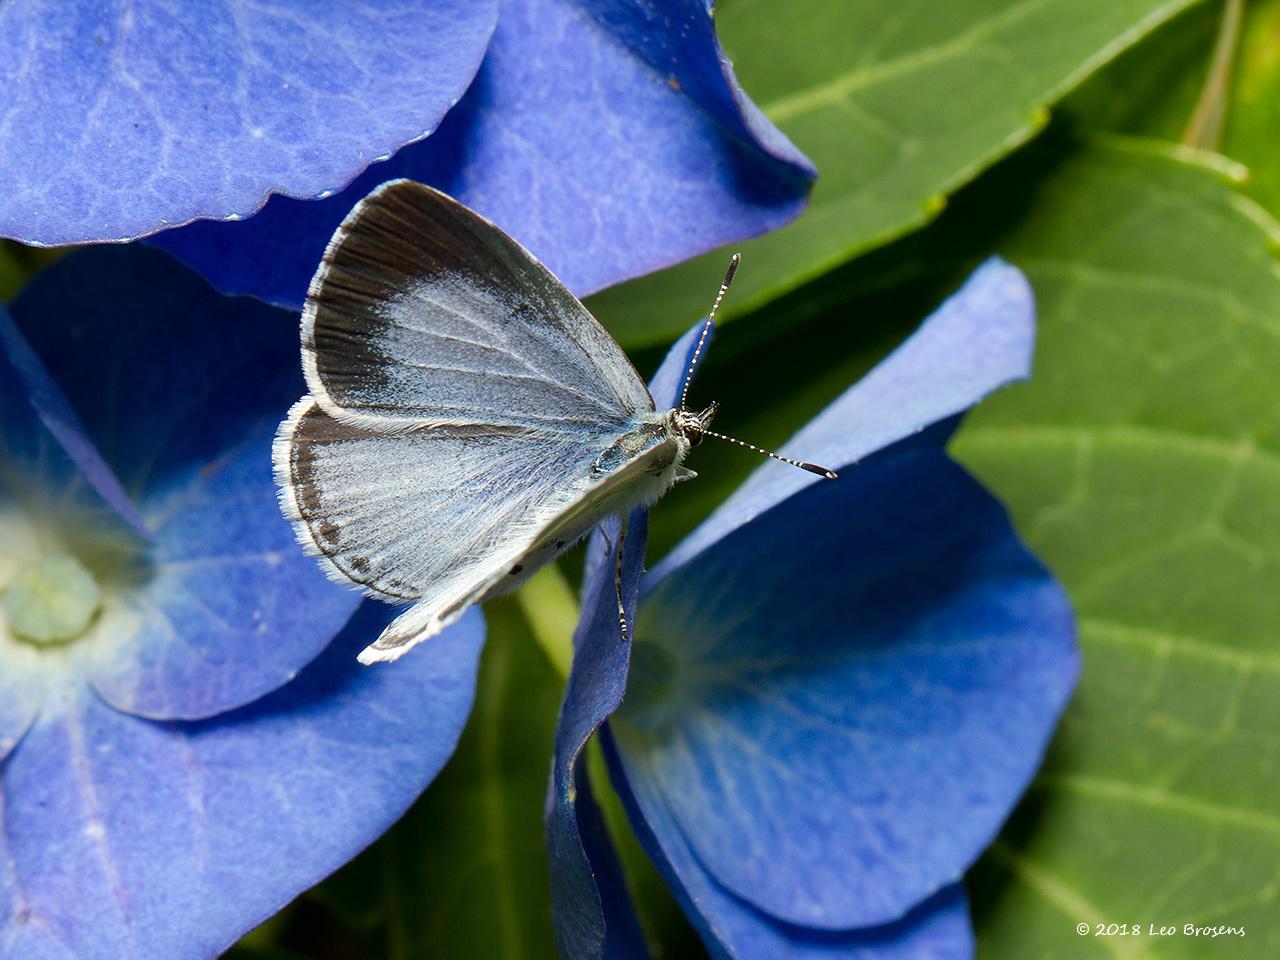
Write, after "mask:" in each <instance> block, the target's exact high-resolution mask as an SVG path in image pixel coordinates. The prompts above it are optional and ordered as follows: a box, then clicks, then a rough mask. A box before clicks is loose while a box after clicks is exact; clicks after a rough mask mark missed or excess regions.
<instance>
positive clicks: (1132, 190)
mask: <svg viewBox="0 0 1280 960" xmlns="http://www.w3.org/2000/svg"><path fill="white" fill-rule="evenodd" d="M1222 169H1223V166H1222V165H1221V164H1219V165H1217V166H1215V167H1212V168H1210V167H1206V166H1204V165H1202V164H1200V163H1198V162H1188V160H1187V159H1186V156H1185V155H1184V154H1175V153H1174V152H1173V151H1170V150H1166V149H1162V148H1159V147H1157V146H1153V145H1151V144H1138V143H1134V144H1123V143H1115V144H1109V145H1099V146H1095V147H1093V148H1091V149H1087V150H1084V151H1082V152H1081V153H1079V154H1078V155H1077V156H1075V157H1073V158H1071V159H1069V160H1067V161H1066V162H1065V163H1063V164H1062V165H1061V166H1060V167H1059V168H1058V169H1057V170H1056V171H1055V172H1054V173H1053V175H1052V176H1051V177H1049V178H1047V179H1046V180H1045V181H1044V182H1043V184H1042V186H1041V187H1040V188H1039V190H1038V191H1037V192H1036V193H1035V194H1034V197H1033V198H1032V199H1031V200H1030V201H1029V203H1030V205H1029V207H1027V209H1025V211H1024V212H1023V213H1022V215H1021V216H1020V219H1019V222H1020V226H1018V227H1016V228H1015V229H1014V230H1013V231H1012V233H1010V234H1009V235H1007V236H1006V237H1005V239H1004V241H1003V242H1002V243H1000V248H1001V250H1002V252H1003V253H1004V254H1005V255H1006V256H1008V257H1009V258H1010V259H1011V260H1012V261H1013V262H1015V263H1017V264H1018V265H1019V266H1020V267H1022V268H1023V269H1024V270H1025V271H1026V272H1027V274H1028V276H1029V277H1030V279H1031V282H1032V285H1033V287H1034V288H1035V290H1036V295H1037V301H1038V304H1039V311H1040V328H1039V336H1038V346H1037V350H1036V361H1035V374H1034V376H1033V378H1032V380H1031V382H1030V383H1028V384H1024V385H1020V386H1018V387H1016V388H1014V389H1012V390H1009V391H1006V392H1004V393H1002V394H1000V395H998V396H996V397H994V398H992V399H991V400H989V401H988V402H987V403H985V404H983V405H982V406H981V407H980V408H979V409H978V410H977V411H976V412H975V413H974V414H972V415H971V417H970V419H969V420H968V422H967V423H966V424H965V426H964V428H963V429H962V431H961V433H960V435H959V437H958V441H957V443H956V445H955V451H956V453H957V454H958V455H959V456H960V458H961V459H962V460H963V461H964V462H965V463H966V464H968V465H969V466H970V467H971V468H972V469H973V470H974V471H975V472H976V474H977V475H978V476H979V477H980V478H981V479H982V480H983V481H984V482H985V483H987V484H988V485H989V486H990V487H991V488H992V489H993V490H994V491H996V492H997V494H998V495H1000V496H1001V497H1002V498H1003V499H1004V500H1005V502H1006V503H1007V504H1008V505H1009V507H1010V509H1011V511H1012V513H1013V515H1014V517H1015V520H1016V522H1017V525H1018V528H1019V530H1021V531H1022V532H1023V534H1024V535H1025V536H1026V538H1027V539H1028V541H1029V542H1030V543H1031V545H1032V546H1033V547H1034V548H1035V549H1036V550H1037V551H1039V553H1040V554H1041V555H1042V556H1043V557H1044V559H1045V560H1046V561H1047V562H1048V563H1049V565H1050V566H1051V567H1052V568H1053V569H1054V570H1055V571H1056V572H1057V574H1058V575H1059V576H1060V577H1061V578H1062V580H1063V582H1064V583H1065V584H1066V586H1067V588H1068V590H1069V592H1070V593H1071V596H1072V598H1073V600H1074V602H1075V605H1076V609H1077V613H1078V616H1079V622H1080V638H1081V644H1082V647H1083V650H1084V661H1085V667H1084V675H1083V679H1082V682H1081V686H1080V689H1079V692H1078V695H1077V696H1076V698H1075V701H1074V702H1073V704H1072V705H1071V707H1070V708H1069V710H1068V713H1067V716H1066V719H1065V721H1064V723H1063V725H1062V728H1061V730H1060V732H1059V736H1058V738H1057V741H1056V743H1055V746H1054V749H1053V750H1052V751H1051V754H1050V756H1049V759H1048V761H1047V762H1046V765H1045V767H1044V769H1043V771H1042V772H1041V774H1040V776H1039V778H1038V779H1037V781H1036V783H1035V784H1034V786H1033V788H1032V790H1031V792H1030V794H1029V795H1028V798H1027V800H1026V801H1025V802H1024V804H1023V805H1022V807H1021V808H1020V810H1019V812H1018V814H1017V815H1016V816H1015V818H1014V820H1013V821H1012V823H1011V824H1010V826H1009V827H1008V829H1007V830H1006V832H1005V834H1004V836H1003V837H1002V838H1001V839H1000V841H999V842H998V843H997V845H996V846H995V848H994V849H993V851H992V854H991V855H990V856H989V858H988V859H987V860H986V861H985V862H984V863H983V864H982V865H981V867H980V868H979V870H978V871H977V873H976V874H975V877H974V883H973V888H974V891H975V919H976V923H977V926H978V931H979V938H980V945H981V950H980V955H982V956H985V957H991V958H1000V957H1011V958H1015V957H1016V958H1021V957H1027V956H1035V957H1050V958H1052V957H1064V958H1066V957H1070V958H1089V957H1108V956H1111V957H1145V958H1181V957H1215V956H1222V957H1231V958H1243V957H1260V958H1261V957H1275V956H1280V924H1277V923H1276V909H1277V899H1278V898H1280V879H1278V875H1277V863H1280V812H1278V809H1277V799H1276V798H1277V797H1280V734H1278V733H1277V731H1280V646H1278V645H1277V639H1278V638H1280V591H1278V590H1277V589H1276V585H1277V583H1280V496H1278V495H1277V494H1278V492H1280V389H1278V388H1277V383H1278V382H1280V381H1278V379H1277V371H1280V264H1278V263H1277V259H1276V250H1277V245H1278V244H1280V226H1277V224H1276V223H1274V222H1273V221H1271V220H1270V219H1269V218H1268V217H1267V216H1266V215H1265V214H1263V213H1262V212H1261V211H1260V210H1259V208H1258V207H1256V206H1255V205H1254V204H1253V203H1252V202H1251V201H1249V200H1247V199H1246V198H1244V197H1243V196H1242V195H1241V194H1239V193H1238V192H1237V191H1236V189H1235V187H1234V185H1233V184H1232V183H1230V182H1228V181H1227V180H1226V179H1225V178H1224V177H1223V175H1222ZM1226 169H1229V167H1228V168H1226ZM1022 202H1026V198H1025V197H1024V198H1022V199H1021V200H1019V201H1018V203H1022ZM1078 923H1086V924H1093V923H1120V924H1125V923H1138V924H1140V926H1141V929H1142V935H1141V936H1139V937H1133V936H1119V935H1116V936H1109V937H1108V936H1101V937H1099V936H1094V935H1093V934H1092V932H1090V934H1088V935H1085V936H1080V935H1077V934H1076V932H1075V928H1076V925H1077V924H1078ZM1152 923H1154V924H1156V925H1157V927H1159V926H1160V925H1165V926H1169V927H1172V928H1174V929H1175V931H1176V932H1175V933H1174V934H1173V935H1171V936H1167V937H1158V938H1153V937H1151V936H1150V935H1149V928H1148V924H1152ZM1188 923H1189V924H1193V925H1197V926H1214V925H1217V924H1227V925H1233V926H1235V927H1243V928H1244V929H1245V931H1246V935H1245V937H1244V938H1243V939H1241V938H1239V937H1236V936H1230V937H1224V938H1219V939H1210V938H1208V937H1203V936H1202V937H1196V936H1189V935H1187V934H1186V933H1185V932H1184V929H1183V925H1184V924H1188Z"/></svg>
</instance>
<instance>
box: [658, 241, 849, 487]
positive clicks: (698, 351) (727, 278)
mask: <svg viewBox="0 0 1280 960" xmlns="http://www.w3.org/2000/svg"><path fill="white" fill-rule="evenodd" d="M741 262H742V254H740V253H735V254H734V255H733V256H732V257H730V258H729V269H728V270H726V271H725V272H724V280H723V281H722V282H721V284H720V289H719V291H718V292H717V293H716V299H715V301H714V302H713V303H712V304H711V311H710V312H709V313H708V314H707V320H706V322H705V323H704V324H703V325H702V334H701V336H699V337H698V345H697V346H696V347H694V348H693V356H692V357H691V358H690V359H689V370H688V372H687V373H686V374H685V377H684V389H683V390H681V391H680V407H679V409H680V410H681V411H688V409H689V407H688V404H687V400H688V397H689V384H691V383H692V382H693V371H694V368H695V367H697V365H698V358H699V357H700V356H701V355H702V346H703V344H705V343H706V342H707V334H709V333H710V332H711V325H712V323H713V322H714V321H715V318H716V311H717V310H719V309H720V302H721V301H722V300H724V295H725V294H726V293H728V292H729V285H730V284H731V283H733V277H734V274H736V273H737V272H738V264H740V263H741ZM717 406H718V405H717V404H712V405H711V406H710V407H708V408H707V409H706V410H704V411H703V412H702V414H701V415H697V414H693V415H692V416H691V419H693V420H694V423H692V424H690V429H691V430H692V431H693V432H696V433H697V434H699V435H700V436H704V437H714V438H715V439H717V440H727V441H728V442H729V443H736V444H737V445H738V446H740V447H746V449H748V450H751V451H753V452H755V453H759V454H762V455H763V456H766V457H768V458H769V459H771V460H777V461H778V462H779V463H789V464H791V466H793V467H799V468H800V469H801V470H808V471H809V472H810V473H816V474H817V475H818V476H820V477H824V478H826V479H827V480H836V479H838V475H837V474H836V472H835V471H834V470H828V469H827V468H826V467H820V466H818V465H817V464H816V463H808V462H806V461H804V460H792V459H791V458H790V457H784V456H782V454H780V453H774V452H773V451H772V450H766V449H765V448H764V447H757V446H756V445H755V444H754V443H747V441H745V440H739V439H738V438H737V437H730V436H726V435H725V434H723V433H716V432H715V431H714V430H709V429H707V427H706V426H704V425H703V423H702V420H701V419H700V418H701V417H705V418H706V421H707V422H708V423H709V422H710V420H711V417H712V416H713V415H714V414H715V411H716V408H717Z"/></svg>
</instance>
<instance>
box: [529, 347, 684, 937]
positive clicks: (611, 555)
mask: <svg viewBox="0 0 1280 960" xmlns="http://www.w3.org/2000/svg"><path fill="white" fill-rule="evenodd" d="M701 327H702V325H701V324H698V325H696V326H694V327H693V328H692V329H690V330H689V332H688V333H686V334H685V335H684V336H683V337H681V338H680V339H679V340H678V341H676V343H675V344H674V345H673V346H672V348H671V349H670V351H668V353H667V356H666V358H665V359H664V360H663V362H662V366H661V367H660V368H659V369H658V372H657V373H656V374H655V375H654V377H653V380H652V381H651V382H650V384H649V391H650V393H651V394H652V395H653V398H654V401H655V403H656V404H657V405H658V406H659V407H662V406H667V407H670V406H673V405H674V404H675V401H676V400H677V399H678V398H679V395H680V390H681V388H682V386H683V384H684V378H685V372H686V371H687V370H688V368H689V362H690V360H691V359H692V357H693V353H694V350H695V349H696V347H697V343H698V337H699V335H700V333H701ZM648 524H649V520H648V511H647V510H644V509H639V510H633V511H632V512H631V514H630V516H629V518H628V529H627V537H626V542H625V543H624V544H623V564H622V577H621V580H622V596H623V602H624V604H625V605H626V607H627V620H628V622H629V623H634V622H635V603H636V597H637V595H638V593H639V590H640V577H641V574H642V573H643V570H644V550H645V545H646V542H647V540H648ZM606 527H607V531H608V542H607V543H606V540H605V538H604V537H602V536H601V535H600V534H599V533H596V534H593V535H592V537H591V540H590V541H589V542H588V545H587V556H586V569H585V573H584V576H583V584H582V610H583V616H582V620H581V622H580V623H579V624H578V629H577V631H576V632H575V634H574V638H573V644H574V656H573V668H572V670H571V671H570V673H569V682H568V685H567V686H566V688H565V694H564V703H563V705H562V706H561V708H560V721H559V725H558V726H557V728H556V743H555V755H554V758H553V763H552V774H551V784H550V791H549V794H550V795H549V796H548V798H547V848H548V853H549V856H550V859H551V895H552V906H553V910H554V920H555V925H556V938H557V941H558V943H559V945H560V953H561V956H563V957H565V958H572V960H579V958H588V957H606V958H609V960H615V958H617V960H622V958H627V957H632V956H641V955H643V950H642V947H641V946H640V943H641V941H640V938H639V935H638V927H637V926H636V921H635V917H634V914H633V913H632V912H631V907H630V905H629V904H628V903H627V902H626V900H625V892H624V891H625V887H624V885H623V883H622V879H621V876H620V875H619V872H618V869H617V864H616V862H615V858H614V854H613V851H612V849H611V848H610V847H609V843H608V837H607V836H606V835H605V832H604V830H603V828H602V826H601V825H600V824H599V822H598V821H599V816H600V814H599V811H598V810H596V809H595V805H594V803H592V801H591V800H590V797H589V795H585V791H586V782H585V780H584V781H582V782H581V783H579V781H578V777H577V773H578V759H579V757H580V756H581V755H582V751H583V750H584V749H586V745H587V741H588V740H590V739H591V736H592V734H594V733H595V732H596V730H598V729H599V728H600V725H601V724H602V723H604V721H605V720H606V719H607V718H608V717H609V716H610V714H612V713H613V712H614V711H615V710H617V709H618V704H619V703H621V702H622V695H623V693H624V691H625V690H626V683H627V665H628V662H629V658H630V653H631V645H630V643H628V642H626V641H624V640H623V639H622V632H621V630H620V629H619V626H618V603H617V596H616V594H617V585H616V584H615V582H614V574H615V571H616V569H617V543H618V528H619V524H618V522H617V521H616V520H610V521H608V522H607V523H606ZM602 891H603V892H602Z"/></svg>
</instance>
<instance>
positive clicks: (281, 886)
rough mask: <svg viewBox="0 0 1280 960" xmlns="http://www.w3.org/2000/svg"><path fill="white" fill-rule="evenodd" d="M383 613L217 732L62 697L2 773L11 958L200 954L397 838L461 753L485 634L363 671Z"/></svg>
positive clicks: (3, 895)
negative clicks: (380, 841)
mask: <svg viewBox="0 0 1280 960" xmlns="http://www.w3.org/2000/svg"><path fill="white" fill-rule="evenodd" d="M386 612H387V608H385V607H381V606H377V605H374V604H372V603H371V604H369V605H368V607H367V608H366V609H365V610H364V611H362V613H361V614H360V615H358V616H357V617H355V618H354V619H353V620H352V624H351V626H350V627H349V628H348V629H347V630H346V631H345V632H344V634H343V635H342V637H341V638H340V639H339V640H338V641H337V642H335V643H334V644H333V646H332V647H331V648H330V649H329V650H328V651H326V652H325V653H324V654H323V655H322V656H321V657H320V658H319V659H317V660H316V662H315V663H314V664H312V665H311V666H309V667H308V668H307V669H306V670H304V671H303V672H302V673H301V674H300V675H299V677H298V678H297V679H296V680H295V681H294V682H293V683H290V684H289V685H287V686H286V687H284V688H283V689H281V690H279V691H277V692H275V693H273V694H271V695H270V696H269V697H266V698H264V699H263V700H261V701H259V702H258V703H256V704H253V705H252V706H249V707H246V708H243V709H241V710H238V711H235V712H234V713H230V714H227V715H225V716H223V717H220V718H218V719H217V720H213V721H205V722H200V723H154V722H151V721H147V720H140V719H138V718H136V717H131V716H127V715H125V714H121V713H117V712H116V711H114V710H112V709H111V708H110V707H108V706H106V705H105V704H103V703H102V702H101V701H100V700H99V699H97V697H95V696H94V694H93V693H92V692H91V691H90V690H87V689H84V688H78V689H77V688H68V689H65V690H64V691H62V697H61V701H60V702H58V703H51V704H49V705H48V706H47V707H46V709H45V711H44V713H43V715H42V717H41V719H40V720H39V722H38V723H37V725H36V726H35V727H34V728H33V729H32V730H31V731H30V732H29V733H28V734H27V736H26V738H25V739H24V740H23V741H22V743H21V744H20V745H19V746H18V748H17V749H16V750H15V751H14V752H13V753H12V754H11V755H10V756H9V758H8V760H7V761H6V762H5V764H4V766H3V767H2V768H0V775H2V777H3V781H2V782H3V798H2V799H0V813H2V814H3V818H4V824H5V830H4V833H3V834H0V953H3V955H4V956H6V957H15V958H17V957H22V958H24V960H25V958H28V957H44V956H59V957H62V956H66V957H74V958H76V960H118V958H120V957H163V958H165V960H184V958H191V960H204V958H207V957H211V956H215V955H217V954H218V953H220V952H221V951H222V950H224V949H226V947H227V946H228V945H229V944H230V943H232V942H233V941H234V940H235V939H236V938H237V937H239V936H240V935H241V934H243V933H244V932H245V931H247V930H249V929H251V928H252V927H253V926H255V925H256V924H257V923H259V922H261V921H262V920H263V919H265V918H266V917H268V916H270V915H271V914H273V913H275V912H276V911H277V910H279V909H280V908H281V907H283V906H284V905H285V904H286V903H288V902H289V900H291V899H292V898H293V897H294V896H296V895H297V894H298V893H300V892H301V891H303V890H305V889H306V888H307V887H309V886H311V885H313V884H314V883H316V882H317V881H319V880H320V879H321V878H322V877H324V876H325V875H326V874H328V873H330V872H331V871H333V870H334V869H336V868H337V867H338V866H339V865H341V864H342V863H344V862H345V861H347V860H348V859H350V858H351V857H352V856H354V855H355V854H356V853H357V852H358V851H359V850H360V849H361V848H363V847H364V846H366V845H367V844H369V843H370V842H372V841H373V840H374V839H375V838H376V837H377V836H378V835H379V834H381V833H382V832H383V831H384V830H386V829H387V828H388V827H389V826H390V825H391V824H392V823H393V822H394V821H395V820H396V819H397V818H398V817H399V816H400V815H401V814H402V813H403V812H404V811H405V809H406V808H407V807H408V806H409V804H410V803H412V802H413V799H414V798H415V797H416V796H417V795H418V793H419V792H421V790H422V789H423V788H424V787H425V786H426V785H427V784H428V783H429V782H430V781H431V779H432V778H433V777H434V776H435V774H436V773H437V772H438V771H439V769H440V767H441V766H442V765H443V764H444V762H445V760H446V759H447V758H448V757H449V755H450V753H452V751H453V748H454V745H455V744H456V742H457V738H458V735H459V733H460V732H461V730H462V727H463V723H464V722H465V719H466V716H467V712H468V711H469V709H470V706H471V700H472V696H473V694H474V692H475V672H476V663H477V659H478V656H479V652H480V647H481V644H482V642H483V635H484V627H483V620H482V619H481V618H480V615H479V613H478V612H473V613H469V614H468V615H467V616H466V617H465V618H464V619H463V620H462V621H460V622H459V623H458V624H457V625H456V626H454V627H452V628H450V629H449V630H448V631H446V632H445V633H443V634H441V635H440V636H438V637H436V638H434V639H432V641H431V643H430V644H428V645H427V646H426V647H424V649H423V651H422V653H421V654H419V655H417V656H414V657H411V658H410V659H408V660H406V661H405V662H404V663H403V664H402V665H397V667H396V669H394V670H385V669H383V670H368V669H364V668H362V667H360V666H359V665H358V664H357V663H356V660H355V655H356V653H357V651H359V649H360V648H361V647H362V646H363V645H364V644H366V643H368V641H369V639H370V638H371V637H374V636H376V635H377V633H378V631H379V629H380V627H381V626H382V625H384V624H385V622H386V619H387V616H386ZM55 947H61V948H63V950H64V952H63V953H58V952H57V950H56V949H55Z"/></svg>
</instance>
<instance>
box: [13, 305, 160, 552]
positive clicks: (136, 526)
mask: <svg viewBox="0 0 1280 960" xmlns="http://www.w3.org/2000/svg"><path fill="white" fill-rule="evenodd" d="M0 381H4V382H6V383H7V385H8V387H7V389H8V390H9V391H10V392H11V396H10V398H9V399H8V400H7V401H6V400H0V403H3V404H5V407H6V410H5V419H4V422H5V424H6V430H9V429H12V427H10V426H9V423H10V418H11V417H13V418H19V419H20V420H21V421H22V422H27V421H28V420H29V419H30V418H29V417H27V416H23V415H20V414H19V413H18V412H17V410H16V409H15V410H14V412H13V413H12V414H11V413H9V411H8V409H7V408H8V407H14V408H17V407H20V406H22V405H23V403H22V399H21V398H20V397H19V396H18V394H19V393H25V395H26V401H27V403H29V404H30V406H31V408H32V409H33V410H34V411H35V413H36V415H37V416H38V417H39V418H40V421H41V423H43V424H44V427H45V429H46V430H48V431H49V433H51V434H53V436H54V438H55V439H57V441H58V443H59V444H60V445H61V447H62V449H63V451H65V454H66V456H67V457H69V458H70V459H71V462H72V463H74V464H75V466H76V467H77V468H78V470H79V473H80V474H82V475H83V477H84V479H85V480H87V481H88V483H89V485H90V486H91V487H93V489H94V490H95V491H96V492H97V493H98V495H99V496H100V497H101V498H102V499H103V501H104V502H105V503H106V504H107V505H108V506H110V507H111V509H112V510H114V511H115V512H116V513H117V514H119V516H120V519H121V520H122V521H124V523H125V524H127V525H128V526H129V527H131V528H132V529H133V530H134V532H136V533H138V534H141V535H142V536H143V537H144V538H145V537H146V529H145V527H144V526H143V523H142V518H141V517H140V516H138V509H137V507H136V506H135V505H134V503H133V501H132V500H130V499H129V495H128V494H127V493H125V492H124V488H123V487H122V486H121V485H120V481H119V480H118V479H117V478H116V475H115V474H114V473H113V472H112V471H111V468H110V467H109V466H107V464H106V462H105V461H104V460H103V459H102V456H101V454H99V453H98V451H97V450H96V449H94V446H93V442H92V441H91V440H90V439H89V438H88V437H87V436H86V435H85V431H84V426H83V425H82V424H81V423H80V418H79V417H78V416H76V412H75V410H73V409H72V408H71V404H70V403H68V402H67V398H66V396H65V395H64V394H63V393H62V390H61V389H59V387H58V385H57V384H56V383H54V381H53V379H52V378H51V377H50V376H49V373H48V371H47V370H45V367H44V364H43V363H41V362H40V358H39V357H38V356H37V355H36V352H35V351H34V350H32V349H31V345H30V344H29V343H27V341H26V338H25V337H23V336H22V333H21V331H19V330H18V328H17V326H16V325H15V324H14V322H13V320H12V318H11V317H10V316H9V314H8V313H7V312H6V311H5V309H4V307H0Z"/></svg>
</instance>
